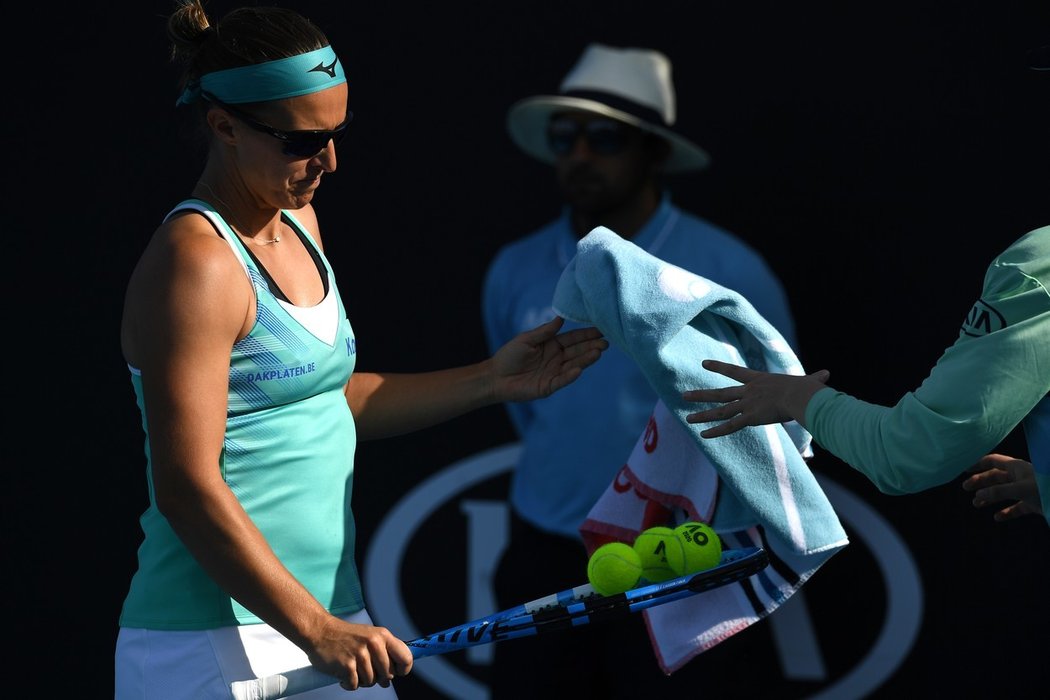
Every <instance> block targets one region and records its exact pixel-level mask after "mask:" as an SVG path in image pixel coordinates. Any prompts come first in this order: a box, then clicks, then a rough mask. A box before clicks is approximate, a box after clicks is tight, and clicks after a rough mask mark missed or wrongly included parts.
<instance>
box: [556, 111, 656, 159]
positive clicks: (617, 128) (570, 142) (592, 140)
mask: <svg viewBox="0 0 1050 700" xmlns="http://www.w3.org/2000/svg"><path fill="white" fill-rule="evenodd" d="M635 131H636V130H635V129H632V128H631V127H630V126H628V125H627V124H624V123H622V122H618V121H615V120H613V119H593V120H591V121H588V122H579V121H577V120H575V119H569V118H554V119H551V120H550V122H549V123H548V124H547V145H548V146H550V149H551V151H553V152H554V153H555V155H559V156H565V155H568V154H569V153H571V152H572V149H573V148H574V147H575V146H576V141H577V139H579V138H580V136H583V137H584V139H585V140H586V142H587V148H588V149H590V150H591V152H593V153H597V154H598V155H603V156H612V155H616V154H617V153H620V152H621V151H623V149H624V148H625V147H626V146H627V144H628V143H629V142H630V140H631V137H632V136H633V135H634V133H635Z"/></svg>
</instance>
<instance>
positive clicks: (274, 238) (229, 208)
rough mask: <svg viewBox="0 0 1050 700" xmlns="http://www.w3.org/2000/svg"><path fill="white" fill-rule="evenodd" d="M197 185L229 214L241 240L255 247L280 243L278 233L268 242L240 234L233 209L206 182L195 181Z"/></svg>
mask: <svg viewBox="0 0 1050 700" xmlns="http://www.w3.org/2000/svg"><path fill="white" fill-rule="evenodd" d="M197 184H198V185H200V186H201V187H203V188H204V189H206V190H208V192H210V193H211V196H212V197H214V198H215V201H216V202H218V203H219V204H221V205H222V206H223V208H224V209H226V211H227V212H228V213H229V215H230V218H231V219H233V223H235V224H236V225H237V226H236V228H234V229H233V230H234V232H235V233H237V234H239V235H240V236H241V237H243V238H246V239H248V240H249V241H251V242H252V243H254V244H255V245H271V244H273V243H280V242H281V234H279V233H278V234H275V235H274V237H273V238H271V239H270V240H268V241H258V240H256V239H255V238H253V237H250V236H246V235H244V234H243V233H241V231H240V230H239V229H243V228H244V227H243V226H241V222H240V221H239V220H238V219H237V217H235V216H234V215H233V208H232V207H231V206H230V205H229V204H227V203H226V202H225V201H224V200H223V198H222V197H220V196H219V195H217V194H215V190H213V189H212V188H211V187H209V186H208V183H206V182H201V181H200V180H198V181H197Z"/></svg>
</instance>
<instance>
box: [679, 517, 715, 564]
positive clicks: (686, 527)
mask: <svg viewBox="0 0 1050 700" xmlns="http://www.w3.org/2000/svg"><path fill="white" fill-rule="evenodd" d="M674 534H675V537H676V538H677V539H678V540H679V541H680V542H681V543H682V548H683V549H684V550H685V557H684V558H683V563H682V570H681V571H680V572H679V575H682V574H695V573H696V572H698V571H704V570H706V569H710V568H712V567H714V566H717V565H718V563H719V562H720V561H721V560H722V540H721V538H720V537H719V536H718V533H717V532H715V531H714V529H712V527H711V526H710V525H708V524H707V523H702V522H699V521H690V522H686V523H682V524H681V525H679V526H678V527H676V528H675V529H674Z"/></svg>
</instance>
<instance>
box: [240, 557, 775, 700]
mask: <svg viewBox="0 0 1050 700" xmlns="http://www.w3.org/2000/svg"><path fill="white" fill-rule="evenodd" d="M768 562H769V560H768V558H767V556H766V552H765V550H764V549H762V548H761V547H744V548H740V549H727V550H725V551H723V552H722V559H721V561H720V562H719V564H718V566H715V567H714V568H711V569H706V570H704V571H700V572H698V573H694V574H686V575H685V576H679V577H677V578H673V579H669V580H667V581H662V582H660V583H653V584H649V585H645V586H640V587H638V588H632V589H631V590H629V591H626V592H625V593H617V594H615V595H609V596H602V595H599V594H598V593H596V592H595V591H594V589H593V588H592V587H591V585H590V584H584V585H582V586H577V587H575V588H569V589H566V590H564V591H561V592H560V593H554V594H552V595H548V596H545V597H543V598H537V599H536V600H533V601H530V602H528V603H525V604H523V605H518V606H515V607H513V608H508V609H506V610H501V611H500V612H497V613H493V614H491V615H488V616H486V617H482V618H478V619H476V620H472V621H470V622H465V623H463V624H461V625H457V626H456V627H450V628H448V629H446V630H442V631H440V632H434V633H432V634H427V635H424V636H422V637H417V638H416V639H413V640H411V641H407V642H405V644H407V645H408V648H409V649H411V650H412V657H413V658H416V659H421V658H423V657H426V656H435V655H437V654H445V653H448V652H450V651H459V650H461V649H466V648H468V647H472V646H477V645H479V644H490V643H492V642H502V641H505V640H508V639H517V638H519V637H531V636H533V635H537V634H544V633H547V632H552V631H557V630H564V629H568V628H570V627H578V626H580V625H586V624H590V623H592V622H600V621H602V620H607V619H610V618H615V617H620V616H622V615H628V614H630V613H635V612H640V611H642V610H646V609H648V608H652V607H655V606H657V605H663V604H665V603H670V602H672V601H675V600H681V599H682V598H687V597H689V596H693V595H696V594H697V593H703V592H704V591H708V590H711V589H712V588H718V587H719V586H725V585H727V584H730V583H734V582H736V581H740V580H742V579H745V578H747V577H749V576H753V575H754V574H757V573H758V572H759V571H761V570H762V569H764V568H765V567H766V565H767V564H768ZM338 682H339V681H338V680H337V679H336V678H335V677H334V676H330V675H328V674H327V673H321V672H320V671H318V670H317V669H315V668H314V667H313V666H305V667H303V668H297V669H294V670H291V671H287V672H285V673H278V674H275V675H272V676H266V677H264V678H256V679H251V680H245V681H237V682H235V683H232V684H231V685H230V691H231V693H232V697H233V698H234V700H277V698H283V697H285V696H287V695H294V694H296V693H305V692H306V691H308V690H314V689H315V688H321V687H324V686H326V685H334V684H335V683H338Z"/></svg>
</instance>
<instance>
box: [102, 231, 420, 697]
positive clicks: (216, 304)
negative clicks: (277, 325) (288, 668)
mask: <svg viewBox="0 0 1050 700" xmlns="http://www.w3.org/2000/svg"><path fill="white" fill-rule="evenodd" d="M252 301H253V299H252V290H251V287H250V285H249V284H248V281H247V279H246V277H245V275H244V272H243V270H242V269H241V268H240V266H239V264H238V262H237V261H236V259H235V258H234V257H233V256H231V255H230V251H229V249H228V247H227V245H226V243H225V242H223V241H222V240H221V239H220V238H218V237H217V236H215V234H214V231H213V230H211V229H210V227H209V226H207V224H205V223H203V219H200V218H199V217H193V216H190V217H182V218H180V219H178V220H176V221H175V222H173V223H171V224H168V225H167V226H166V227H165V229H162V231H160V232H159V233H158V235H157V236H156V237H155V241H154V243H152V244H151V245H150V248H149V250H147V252H146V254H145V255H144V256H143V260H142V262H141V263H140V266H139V268H138V269H137V270H136V272H135V274H134V275H133V278H132V281H131V284H130V286H129V289H128V304H127V307H126V309H125V322H124V329H123V333H122V337H123V341H124V347H125V353H126V355H127V357H128V360H129V361H130V362H131V363H132V364H134V365H135V366H137V367H138V368H139V369H140V370H141V371H142V383H143V393H144V397H145V404H146V410H147V421H148V424H149V429H150V447H151V454H152V458H153V462H152V468H153V480H154V489H155V496H156V502H157V506H158V508H159V509H160V511H161V513H162V514H163V515H164V516H165V518H166V519H167V520H168V521H169V523H170V524H171V526H172V528H173V529H174V531H175V532H176V534H178V536H179V538H180V539H181V540H182V542H183V543H184V545H185V546H186V548H187V549H188V550H189V551H190V552H191V553H192V554H193V556H194V557H195V558H196V559H197V561H198V562H199V563H200V564H201V566H202V567H203V568H204V570H205V571H207V573H208V574H209V575H210V576H211V577H212V578H213V579H214V580H215V581H216V582H217V583H218V584H219V585H220V586H221V587H222V588H223V589H224V590H226V591H227V592H228V593H229V594H230V595H232V596H233V597H235V598H236V599H237V600H238V601H240V602H241V603H242V604H243V605H244V606H245V607H247V608H248V609H250V610H252V611H253V612H254V613H256V614H257V615H259V616H260V617H261V618H262V619H263V620H265V621H266V622H267V623H269V624H270V625H271V626H273V627H274V628H275V629H276V630H278V631H279V632H280V633H281V634H282V635H284V636H285V637H287V638H288V639H289V640H291V641H292V642H294V643H295V644H297V645H298V646H300V647H301V648H302V649H303V650H304V651H306V653H307V655H308V657H309V658H310V661H311V663H313V664H314V665H316V666H317V667H318V668H319V669H320V670H322V671H325V672H328V673H331V674H332V675H333V676H336V677H338V678H340V679H343V680H344V683H346V684H348V685H352V686H353V687H357V685H358V684H360V685H372V684H373V683H376V682H379V683H384V684H385V683H388V682H389V680H390V678H391V677H392V676H393V675H395V674H403V673H407V672H408V670H409V669H410V668H411V663H412V659H411V653H410V652H409V651H408V649H407V647H405V645H404V644H403V643H402V642H400V641H399V640H397V639H395V638H394V637H393V635H391V634H390V632H389V631H387V630H385V629H382V628H378V627H371V626H367V625H350V624H347V623H345V622H343V621H341V620H339V619H338V618H336V617H334V616H332V615H330V614H329V613H328V612H327V611H326V610H325V609H324V608H323V607H322V606H321V604H320V603H319V602H318V601H317V600H316V599H314V598H313V596H312V595H310V593H309V591H307V590H306V588H305V587H303V586H302V585H301V584H300V583H299V581H297V580H296V579H295V578H294V577H293V576H292V575H291V573H290V572H289V571H288V570H287V569H286V568H285V567H284V565H283V564H282V563H281V562H280V560H278V558H277V557H276V555H275V554H274V552H273V550H272V549H271V548H270V546H269V544H268V543H267V541H266V540H265V538H264V537H263V536H262V534H261V532H260V531H259V530H258V528H257V527H256V526H255V524H254V523H253V522H252V521H251V519H250V518H249V517H248V515H247V514H246V513H245V511H244V509H243V508H242V507H241V505H240V503H239V502H238V501H237V499H236V497H235V496H234V495H233V493H232V492H231V491H230V489H229V487H228V486H227V485H226V483H225V482H224V481H223V479H222V476H221V474H220V471H219V468H218V465H219V459H220V453H221V450H222V446H223V436H224V433H225V426H226V387H227V382H228V375H229V361H230V351H231V348H232V346H233V343H234V342H235V341H236V340H237V338H238V337H239V336H240V335H242V334H243V333H244V332H246V330H247V328H248V327H249V325H250V318H249V314H250V309H252V308H253V305H252Z"/></svg>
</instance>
